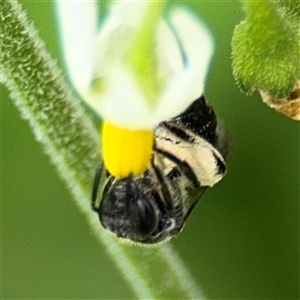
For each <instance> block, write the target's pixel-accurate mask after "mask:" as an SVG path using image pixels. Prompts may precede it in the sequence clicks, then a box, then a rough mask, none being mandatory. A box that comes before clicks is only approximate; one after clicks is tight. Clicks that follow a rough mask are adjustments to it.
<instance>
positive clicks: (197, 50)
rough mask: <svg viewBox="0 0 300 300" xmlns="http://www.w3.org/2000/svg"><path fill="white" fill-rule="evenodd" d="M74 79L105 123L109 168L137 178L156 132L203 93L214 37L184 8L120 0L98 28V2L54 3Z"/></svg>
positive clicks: (106, 153) (105, 160)
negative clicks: (166, 7)
mask: <svg viewBox="0 0 300 300" xmlns="http://www.w3.org/2000/svg"><path fill="white" fill-rule="evenodd" d="M56 5H57V15H58V20H59V25H60V32H61V40H62V46H63V52H64V56H65V61H66V68H67V70H68V74H69V78H70V80H71V82H72V84H73V85H74V87H75V89H76V90H77V92H78V93H79V94H80V95H81V97H82V99H83V100H84V101H86V102H87V103H88V104H89V105H90V106H91V107H92V108H93V109H94V110H95V111H96V112H97V113H98V114H99V115H100V116H101V117H102V119H103V120H104V126H103V128H104V129H103V134H102V145H103V157H104V163H105V165H106V167H107V169H108V170H109V171H110V172H111V173H112V174H113V175H115V176H117V177H124V176H128V175H129V174H130V173H133V174H139V173H141V172H143V171H144V170H145V169H146V168H147V165H148V162H149V160H150V156H151V151H152V150H151V149H152V140H153V134H152V132H153V129H154V128H155V126H156V125H157V124H158V123H159V122H161V121H162V120H165V119H168V118H171V117H174V116H176V115H178V114H179V113H181V112H182V111H183V110H184V109H185V108H187V107H188V106H189V104H190V103H191V102H192V101H193V100H195V99H196V98H197V97H199V96H200V95H202V94H203V92H204V85H205V78H206V73H207V70H208V66H209V63H210V59H211V56H212V52H213V42H212V38H211V35H210V33H209V32H208V30H207V29H206V27H205V26H204V25H203V23H202V22H201V21H200V20H199V19H198V18H197V17H196V16H195V15H194V14H193V13H191V12H190V11H188V10H187V9H185V8H183V7H182V6H180V7H177V8H172V9H171V10H169V11H168V13H167V15H166V17H165V18H163V17H162V13H161V11H160V9H161V6H162V4H161V2H151V1H142V2H134V1H133V2H126V1H118V2H116V3H114V4H113V6H112V7H111V11H110V14H109V15H108V16H106V18H105V19H104V20H103V22H102V24H101V26H100V29H99V30H98V29H97V7H96V2H95V1H82V2H74V1H63V0H60V1H57V2H56Z"/></svg>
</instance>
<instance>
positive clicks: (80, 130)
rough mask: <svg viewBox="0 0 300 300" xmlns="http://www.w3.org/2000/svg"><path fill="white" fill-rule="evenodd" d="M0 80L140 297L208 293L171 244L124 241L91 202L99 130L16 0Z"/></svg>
mask: <svg viewBox="0 0 300 300" xmlns="http://www.w3.org/2000/svg"><path fill="white" fill-rule="evenodd" d="M0 17H1V24H0V25H1V26H0V27H1V60H0V66H1V80H2V82H3V83H4V84H5V85H6V86H7V88H8V89H9V90H10V93H11V98H12V100H13V102H14V103H15V105H16V107H17V108H18V109H19V111H20V112H21V114H22V116H23V118H25V119H26V120H27V121H28V122H29V124H30V126H31V128H32V130H33V132H34V134H35V136H36V139H37V141H38V142H40V143H41V144H42V145H43V148H44V150H45V152H46V153H47V154H48V155H49V157H50V159H51V161H52V163H53V165H54V166H55V168H56V169H57V170H58V174H59V175H60V177H61V178H62V179H63V180H64V182H65V183H66V184H67V186H68V187H69V189H70V191H71V193H72V195H73V197H74V200H75V203H76V204H77V206H78V208H79V209H80V210H81V211H82V212H83V213H84V214H83V215H84V217H85V218H86V220H87V221H88V223H89V224H90V225H91V227H92V229H93V231H94V233H95V236H96V237H97V239H98V240H99V241H100V242H101V244H102V245H104V247H105V248H106V250H107V253H108V255H110V256H111V258H112V260H113V261H114V263H115V264H116V266H117V267H118V268H119V270H120V272H121V273H122V274H123V275H124V277H125V279H126V280H127V282H128V283H129V285H130V287H131V288H132V290H133V291H134V292H135V294H136V296H137V297H138V298H141V299H166V298H168V299H176V298H177V299H178V298H180V299H203V298H204V296H203V293H202V292H201V289H200V288H199V286H197V284H196V283H195V281H194V279H193V278H192V277H191V275H190V273H189V271H188V270H187V268H186V266H185V265H183V263H182V261H181V259H180V258H179V257H178V255H177V254H176V252H175V251H174V250H173V249H172V247H171V245H170V244H164V245H160V246H157V247H140V246H134V245H128V244H121V243H119V241H118V240H117V239H116V238H114V237H112V236H111V235H110V234H108V233H106V231H105V230H103V229H102V228H101V226H100V224H99V220H98V217H97V216H96V214H95V213H94V212H92V210H91V208H90V188H91V183H92V180H93V174H94V170H95V168H96V166H97V164H98V163H99V161H100V155H99V142H98V134H97V130H96V129H95V127H94V126H93V124H92V123H91V121H90V119H89V117H88V116H87V115H86V113H85V112H84V111H83V110H82V108H81V106H80V103H79V101H78V100H77V99H76V98H75V97H74V96H73V95H72V93H71V92H70V91H69V89H68V87H67V85H66V84H65V82H64V80H63V78H62V76H61V73H60V71H59V70H58V68H57V66H56V65H55V63H54V62H53V60H52V59H51V57H50V56H49V55H48V54H47V52H46V50H45V46H44V44H43V43H42V41H41V40H40V39H39V37H38V35H37V31H36V29H35V28H34V27H33V25H32V23H31V22H29V21H28V19H27V17H26V15H25V13H24V12H23V11H22V9H21V7H20V5H19V4H18V2H17V1H16V0H1V16H0Z"/></svg>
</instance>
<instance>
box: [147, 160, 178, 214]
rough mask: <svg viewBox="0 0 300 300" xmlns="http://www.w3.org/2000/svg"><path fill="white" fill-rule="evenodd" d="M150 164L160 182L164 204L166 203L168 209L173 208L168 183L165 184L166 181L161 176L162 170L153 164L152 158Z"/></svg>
mask: <svg viewBox="0 0 300 300" xmlns="http://www.w3.org/2000/svg"><path fill="white" fill-rule="evenodd" d="M151 166H152V168H153V170H154V172H155V175H156V178H157V179H158V181H159V182H160V185H161V189H162V194H163V197H164V202H165V204H166V205H167V207H168V209H173V200H172V196H171V193H170V191H169V188H168V185H167V183H166V181H165V179H164V176H163V174H162V172H161V171H160V169H159V168H158V167H157V166H156V165H155V164H154V161H153V159H151Z"/></svg>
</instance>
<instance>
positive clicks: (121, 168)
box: [102, 121, 153, 178]
mask: <svg viewBox="0 0 300 300" xmlns="http://www.w3.org/2000/svg"><path fill="white" fill-rule="evenodd" d="M152 146H153V132H152V131H150V130H130V129H126V128H123V127H119V126H116V125H115V124H113V123H111V122H108V121H104V123H103V125H102V153H103V160H104V164H105V167H106V168H107V170H108V171H109V173H110V174H112V175H113V176H115V177H118V178H122V177H127V176H129V175H130V174H133V175H139V174H141V173H143V172H144V171H146V169H147V167H148V164H149V162H150V158H151V153H152Z"/></svg>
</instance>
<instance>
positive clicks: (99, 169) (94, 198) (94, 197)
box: [92, 163, 103, 212]
mask: <svg viewBox="0 0 300 300" xmlns="http://www.w3.org/2000/svg"><path fill="white" fill-rule="evenodd" d="M102 169H103V163H101V164H100V165H98V167H97V169H96V173H95V177H94V183H93V188H92V209H93V211H96V212H98V210H99V208H98V207H96V201H97V197H98V191H99V184H100V179H101V174H102Z"/></svg>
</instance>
